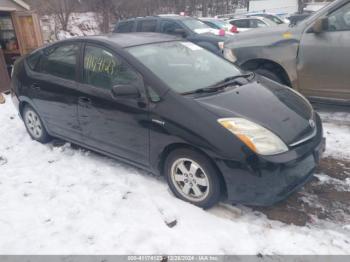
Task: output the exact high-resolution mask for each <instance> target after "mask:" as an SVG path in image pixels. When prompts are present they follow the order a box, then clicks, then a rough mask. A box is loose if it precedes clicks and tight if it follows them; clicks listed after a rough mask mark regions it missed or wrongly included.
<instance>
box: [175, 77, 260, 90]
mask: <svg viewBox="0 0 350 262" xmlns="http://www.w3.org/2000/svg"><path fill="white" fill-rule="evenodd" d="M254 76H255V74H254V73H253V72H251V73H248V74H243V75H236V76H231V77H227V78H225V79H224V80H222V81H220V82H217V83H215V84H214V85H211V86H209V87H204V88H199V89H196V90H193V91H189V92H184V93H181V94H182V95H190V94H201V93H215V92H218V91H220V90H222V89H225V88H226V87H227V86H229V85H231V84H234V83H237V79H239V78H245V79H248V80H250V79H253V78H254Z"/></svg>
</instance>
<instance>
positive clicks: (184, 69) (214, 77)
mask: <svg viewBox="0 0 350 262" xmlns="http://www.w3.org/2000/svg"><path fill="white" fill-rule="evenodd" d="M127 50H128V52H129V53H131V55H133V56H134V57H135V58H136V59H138V60H139V61H140V62H141V63H143V64H144V65H145V66H146V67H147V68H148V69H150V70H151V71H152V72H153V73H154V74H155V75H156V76H157V77H158V78H160V79H161V80H162V81H163V82H164V83H166V84H167V85H168V86H169V87H170V88H172V89H173V90H174V91H176V92H178V93H187V92H191V91H194V90H197V89H199V88H204V87H209V86H212V85H214V84H216V83H218V82H220V81H222V80H224V79H226V78H227V77H231V76H236V75H238V74H241V72H240V70H239V69H238V68H237V67H235V66H234V65H233V64H231V63H230V62H228V61H226V60H225V59H223V58H221V57H218V56H217V55H214V54H212V53H211V52H209V51H207V50H206V49H203V48H201V47H199V46H197V45H195V44H193V43H191V42H180V41H175V42H167V43H158V44H150V45H142V46H135V47H129V48H127Z"/></svg>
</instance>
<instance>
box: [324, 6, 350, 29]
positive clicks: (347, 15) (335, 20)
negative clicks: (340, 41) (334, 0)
mask: <svg viewBox="0 0 350 262" xmlns="http://www.w3.org/2000/svg"><path fill="white" fill-rule="evenodd" d="M328 21H329V25H328V31H349V30H350V3H347V4H346V5H344V6H342V7H341V8H339V9H337V10H336V11H334V12H333V13H332V14H330V15H329V17H328Z"/></svg>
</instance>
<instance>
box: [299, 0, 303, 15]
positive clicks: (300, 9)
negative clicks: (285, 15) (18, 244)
mask: <svg viewBox="0 0 350 262" xmlns="http://www.w3.org/2000/svg"><path fill="white" fill-rule="evenodd" d="M303 10H304V0H298V13H299V14H301V13H302V12H303Z"/></svg>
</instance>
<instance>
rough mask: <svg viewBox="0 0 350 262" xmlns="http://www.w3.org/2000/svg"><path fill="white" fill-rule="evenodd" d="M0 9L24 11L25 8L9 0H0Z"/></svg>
mask: <svg viewBox="0 0 350 262" xmlns="http://www.w3.org/2000/svg"><path fill="white" fill-rule="evenodd" d="M0 11H25V9H24V8H23V7H21V6H20V5H18V4H16V3H15V2H13V1H11V0H0Z"/></svg>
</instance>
